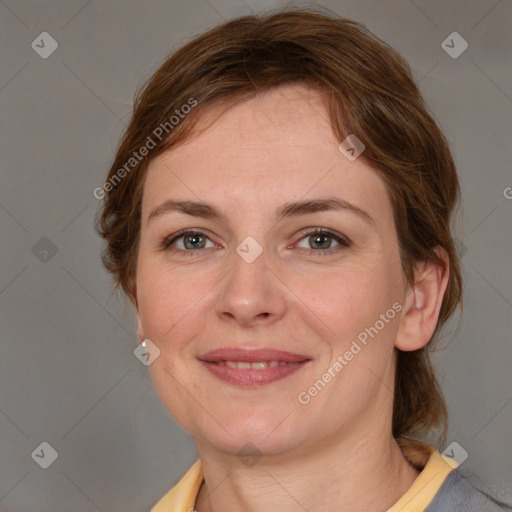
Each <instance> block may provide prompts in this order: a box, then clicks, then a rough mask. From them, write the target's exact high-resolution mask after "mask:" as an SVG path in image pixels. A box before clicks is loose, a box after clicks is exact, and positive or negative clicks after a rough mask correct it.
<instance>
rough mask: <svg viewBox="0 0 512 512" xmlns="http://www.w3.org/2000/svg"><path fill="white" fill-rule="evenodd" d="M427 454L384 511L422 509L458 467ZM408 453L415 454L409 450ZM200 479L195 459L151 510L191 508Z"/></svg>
mask: <svg viewBox="0 0 512 512" xmlns="http://www.w3.org/2000/svg"><path fill="white" fill-rule="evenodd" d="M428 447H429V450H430V456H429V458H428V460H427V461H426V464H425V467H424V468H423V470H422V471H421V473H420V474H419V476H418V478H417V479H416V480H415V481H414V483H413V484H412V485H411V487H410V488H409V490H408V491H407V492H406V493H405V494H404V495H403V496H402V497H401V498H400V499H399V500H398V501H397V502H396V503H395V504H394V505H393V506H392V507H391V508H390V509H388V511H387V512H424V510H425V509H426V508H427V506H428V505H429V503H430V502H431V501H432V499H433V498H434V496H435V495H436V493H437V491H438V490H439V488H440V487H441V485H442V484H443V482H444V480H445V479H446V477H447V476H448V474H449V473H450V472H451V471H452V470H453V469H454V468H455V467H457V463H456V462H454V461H453V460H452V459H450V458H448V457H445V456H444V455H441V454H440V453H439V452H438V451H437V449H436V448H435V446H432V445H428ZM408 456H412V458H414V455H413V454H412V453H408ZM202 483H203V472H202V469H201V461H200V460H197V461H196V462H195V463H194V464H193V465H192V466H191V467H190V468H189V470H188V471H187V472H186V473H185V475H184V476H183V477H182V478H181V480H180V481H179V482H178V483H177V484H176V485H175V486H174V487H173V488H172V489H171V490H170V491H169V492H168V493H167V494H165V496H163V497H162V498H161V499H160V501H158V503H157V504H156V505H155V506H154V507H153V508H152V509H151V512H188V511H190V510H193V509H194V506H195V503H196V498H197V495H198V493H199V488H200V487H201V484H202Z"/></svg>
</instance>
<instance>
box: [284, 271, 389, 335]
mask: <svg viewBox="0 0 512 512" xmlns="http://www.w3.org/2000/svg"><path fill="white" fill-rule="evenodd" d="M394 280H395V272H394V270H393V269H391V268H387V269H386V268H383V266H382V265H381V264H378V263H377V264H365V265H363V264H353V265H347V266H344V267H343V268H339V269H336V270H333V269H331V271H329V273H328V274H326V275H325V276H323V277H321V276H319V275H317V276H315V277H314V278H313V277H312V278H311V279H305V278H304V276H303V275H302V276H299V277H297V281H296V283H295V284H294V285H292V286H291V288H292V289H295V290H298V293H297V296H298V297H300V298H301V300H302V301H303V303H304V305H306V306H307V308H306V309H309V310H311V312H312V313H313V314H314V315H315V316H316V317H317V318H318V319H319V320H321V322H320V324H322V325H323V331H324V333H325V335H326V336H328V338H326V339H329V340H335V341H334V343H333V344H336V345H346V344H347V342H348V343H350V341H351V340H352V339H354V338H355V337H356V336H357V335H358V334H359V333H360V332H361V331H364V329H365V328H367V327H370V326H371V325H373V324H374V323H375V322H376V321H377V320H378V319H379V317H380V315H381V314H385V312H386V311H387V310H388V309H389V308H391V307H392V304H393V303H394V302H395V301H396V300H397V297H398V294H397V290H398V289H397V286H396V283H395V282H394Z"/></svg>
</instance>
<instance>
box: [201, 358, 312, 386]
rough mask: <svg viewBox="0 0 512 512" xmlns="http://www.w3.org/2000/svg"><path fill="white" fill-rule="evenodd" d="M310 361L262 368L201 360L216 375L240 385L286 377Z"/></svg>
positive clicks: (267, 381) (253, 384)
mask: <svg viewBox="0 0 512 512" xmlns="http://www.w3.org/2000/svg"><path fill="white" fill-rule="evenodd" d="M308 362H309V361H301V362H297V363H292V364H289V365H286V366H276V367H274V368H270V367H267V368H262V369H261V370H252V369H250V368H248V369H240V368H230V367H229V366H225V365H220V364H216V363H210V362H208V361H201V363H202V364H203V366H204V367H205V368H206V369H207V370H209V371H210V372H211V373H213V375H215V377H217V378H219V379H221V380H223V381H224V382H228V383H230V384H235V385H238V386H263V385H264V384H270V383H271V382H275V381H277V380H281V379H284V378H285V377H288V376H289V375H292V374H293V373H295V372H296V371H298V370H300V369H301V368H303V367H304V366H305V365H306V364H307V363H308Z"/></svg>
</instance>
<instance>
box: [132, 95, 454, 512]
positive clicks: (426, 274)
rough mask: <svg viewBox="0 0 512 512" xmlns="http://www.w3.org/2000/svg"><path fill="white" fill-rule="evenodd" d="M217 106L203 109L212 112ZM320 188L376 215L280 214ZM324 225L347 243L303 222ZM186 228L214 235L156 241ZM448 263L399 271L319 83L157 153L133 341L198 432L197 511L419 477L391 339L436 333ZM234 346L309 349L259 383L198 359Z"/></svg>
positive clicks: (365, 170) (271, 504) (414, 339)
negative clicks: (403, 420)
mask: <svg viewBox="0 0 512 512" xmlns="http://www.w3.org/2000/svg"><path fill="white" fill-rule="evenodd" d="M216 115H218V113H217V114H216V112H215V108H210V109H209V110H207V111H206V112H205V114H204V116H203V119H204V121H205V122H206V121H211V120H212V119H214V117H215V116H216ZM325 196H329V197H337V198H339V199H343V200H345V201H349V202H350V203H352V204H353V205H356V206H357V207H358V208H360V209H363V210H365V211H366V212H367V213H368V214H369V215H370V216H371V217H372V219H373V222H368V221H367V220H365V219H364V218H363V217H361V216H358V215H356V214H354V213H352V212H350V211H323V212H315V213H309V214H307V215H304V216H297V217H291V218H285V219H283V220H281V221H279V222H276V220H275V217H274V215H275V211H276V209H277V208H279V207H280V206H282V205H283V204H284V203H288V202H293V201H298V200H304V199H314V198H321V197H325ZM168 199H176V200H191V201H206V202H209V203H212V204H214V205H215V206H216V207H217V208H219V209H220V210H221V211H222V212H223V213H224V215H225V220H224V221H219V220H212V219H205V218H201V217H193V216H190V215H186V214H185V213H180V212H168V213H165V214H162V215H159V216H155V217H153V218H152V219H151V220H148V217H149V215H150V213H151V212H152V211H153V210H154V209H155V208H156V207H158V206H159V205H161V204H162V203H163V202H164V201H166V200H168ZM315 227H321V228H325V229H329V230H331V231H334V232H336V233H340V234H342V235H344V236H345V237H348V238H349V240H350V241H351V242H352V243H351V245H350V246H349V247H344V246H341V245H339V244H338V242H337V241H336V240H335V239H333V238H329V237H328V238H327V239H324V242H322V241H320V243H321V244H322V243H323V244H324V245H321V247H320V248H319V247H318V245H315V237H314V236H313V237H312V238H311V237H310V236H309V235H308V234H307V230H308V228H315ZM184 228H194V229H200V230H202V231H204V232H205V236H206V238H205V239H204V240H203V239H200V242H201V243H204V244H206V245H204V246H201V247H203V248H199V249H196V248H192V249H190V248H188V249H187V248H186V246H184V241H185V240H184V239H183V238H181V239H178V240H176V241H175V243H174V245H173V246H174V247H175V248H176V249H181V251H177V252H172V251H171V250H170V249H167V250H163V249H162V248H161V246H160V243H161V240H162V239H165V238H166V237H169V235H172V234H173V233H176V232H177V231H178V230H182V229H184ZM248 236H251V237H253V238H254V239H255V240H256V241H257V242H258V243H259V245H260V246H261V248H262V249H263V252H262V254H261V255H260V256H259V257H258V258H256V260H255V261H254V262H252V263H247V262H246V261H245V260H244V259H243V258H241V257H240V256H239V254H237V252H236V248H237V246H238V245H239V244H240V243H241V242H242V241H243V240H244V239H245V238H246V237H248ZM329 242H330V245H329ZM196 243H197V240H196ZM173 246H171V247H173ZM188 247H190V243H189V245H188ZM326 248H327V251H330V252H327V253H326V254H324V255H322V256H319V255H318V251H319V250H321V249H326ZM308 251H309V252H308ZM315 251H317V252H316V253H315ZM447 277H448V272H447V271H444V270H443V269H442V268H441V267H440V266H436V265H435V264H433V263H428V264H427V263H418V264H417V266H416V282H415V285H414V287H411V286H409V285H408V284H407V282H406V280H405V278H404V276H403V274H402V270H401V265H400V256H399V249H398V240H397V235H396V229H395V225H394V221H393V213H392V207H391V203H390V200H389V197H388V194H387V191H386V187H385V184H384V181H383V180H382V178H381V177H380V176H379V175H378V173H377V172H376V171H375V170H373V169H372V168H371V167H370V166H369V165H368V164H367V163H365V162H364V160H363V158H358V159H356V160H355V161H353V162H351V161H349V160H348V159H347V158H346V157H345V156H344V155H343V154H342V153H341V152H340V151H339V150H338V141H337V140H336V138H335V136H334V134H333V132H332V129H331V126H330V124H329V120H328V116H327V112H326V110H325V107H324V105H323V103H322V100H321V98H320V96H319V95H318V93H316V92H314V91H311V90H309V89H307V88H305V87H303V86H299V85H293V86H285V87H281V88H279V89H274V90H272V91H270V92H269V93H266V94H264V95H259V96H257V97H255V98H253V99H251V100H248V101H245V102H243V103H241V104H239V105H236V106H234V107H232V108H231V109H229V110H228V111H226V112H225V113H223V114H222V115H221V116H220V117H218V119H217V120H216V121H215V122H214V123H213V124H212V125H211V126H210V127H209V128H208V129H206V130H205V131H203V132H202V133H199V135H196V136H195V137H193V138H192V139H191V140H190V141H189V142H187V143H186V144H185V145H182V146H180V147H178V148H175V149H172V150H171V151H168V152H166V153H163V154H161V155H159V156H158V157H157V158H155V159H154V160H152V162H151V163H150V166H149V169H148V174H147V178H146V183H145V187H144V194H143V201H142V226H141V236H140V249H139V255H138V261H137V269H136V276H135V281H134V286H135V290H136V304H135V312H136V318H137V324H138V334H139V338H140V339H141V340H143V339H145V338H149V339H150V340H152V342H153V343H155V344H156V345H157V346H158V347H159V349H160V351H161V354H160V356H159V357H158V358H157V359H156V360H155V361H154V362H153V363H152V364H151V366H150V371H151V375H152V378H153V381H154V384H155V387H156V389H157V391H158V393H159V395H160V397H161V399H162V401H163V403H164V405H165V406H166V408H167V409H168V410H169V412H170V413H171V414H172V416H173V417H174V418H175V419H176V421H177V422H178V423H179V424H180V425H182V426H183V428H185V429H186V430H187V431H188V432H190V434H191V435H192V436H193V437H194V439H195V443H196V448H197V452H198V455H199V458H200V459H201V462H202V465H203V474H204V478H205V482H204V484H203V486H202V487H201V490H200V493H199V496H198V500H197V502H196V509H197V510H198V511H199V512H209V511H211V512H221V511H222V512H230V511H236V510H246V511H254V512H256V511H258V512H260V511H268V510H280V511H281V512H288V511H299V510H300V511H302V510H304V509H306V510H308V511H309V512H313V511H323V512H325V511H337V512H344V511H347V512H348V511H351V512H355V511H356V512H357V511H368V510H374V511H376V512H378V511H385V510H387V509H388V508H389V507H391V506H392V505H393V504H394V503H395V502H396V501H397V500H398V499H399V498H400V496H402V495H403V494H404V493H405V492H406V491H407V489H408V488H409V487H410V486H411V485H412V483H413V482H414V480H415V479H416V478H417V476H418V474H419V473H418V472H417V471H416V470H415V469H414V468H412V467H411V466H410V465H409V464H408V463H407V461H406V460H405V458H404V457H403V455H402V453H401V451H400V449H399V447H398V445H397V444H396V442H395V441H394V439H393V437H392V434H391V418H392V405H393V404H392V401H393V391H392V390H393V385H394V374H395V365H396V348H400V349H401V350H416V349H418V348H420V347H422V346H424V345H425V344H426V343H427V342H428V341H429V339H430V337H431V335H432V332H433V330H434V328H435V325H436V322H437V318H438V314H439V308H440V306H441V300H442V296H443V293H444V291H445V288H446V283H447ZM396 302H398V303H399V304H400V305H402V310H401V311H400V313H399V314H397V315H396V316H395V317H394V318H393V319H392V320H389V322H388V323H386V324H385V326H384V328H382V329H381V330H380V331H379V333H378V335H376V336H375V337H373V338H370V339H369V342H368V344H367V346H365V347H364V348H363V349H362V350H361V351H360V352H359V353H358V354H357V355H355V356H354V358H353V359H352V360H351V361H350V362H349V363H348V364H347V365H346V366H344V367H343V369H342V370H341V371H340V372H338V373H337V374H336V376H335V377H334V378H332V379H331V381H330V382H329V383H328V384H327V385H326V386H325V388H324V389H322V390H321V392H319V393H318V394H317V396H315V397H314V398H312V399H311V401H310V402H309V403H308V404H307V405H304V404H301V403H300V402H299V401H298V399H297V396H298V394H299V393H300V392H301V391H307V389H308V388H309V387H310V386H312V385H313V384H314V383H315V381H317V380H318V379H319V378H321V376H322V375H323V374H324V372H325V371H326V369H327V368H329V367H330V366H331V365H332V364H333V363H334V361H336V358H337V356H339V355H343V354H344V353H345V352H346V351H347V350H348V349H349V347H350V345H351V343H352V341H353V340H354V339H356V337H357V335H358V334H359V333H361V332H362V331H364V329H365V328H368V327H370V326H373V325H374V324H375V322H376V321H377V320H378V319H379V317H380V315H381V314H385V312H386V311H387V310H388V309H389V308H391V307H392V305H393V304H394V303H396ZM228 346H229V347H244V348H261V347H272V348H277V349H281V350H287V351H290V352H295V353H300V354H304V355H307V356H308V357H309V358H311V361H310V362H309V363H308V364H307V365H306V366H305V367H304V368H302V369H301V370H299V371H298V372H296V373H294V374H293V375H290V376H288V377H286V378H284V379H282V380H279V381H277V382H273V383H271V384H267V385H265V386H260V387H253V388H248V387H241V386H235V385H232V384H228V383H225V382H223V381H221V380H219V379H217V378H216V377H215V376H213V375H212V374H210V372H208V371H207V370H206V369H204V368H203V366H202V365H201V363H200V362H199V361H198V360H197V356H198V354H201V353H205V352H206V351H209V350H212V349H215V348H220V347H228ZM247 442H250V443H252V445H254V447H255V449H254V450H255V453H258V454H261V455H262V457H261V459H260V460H259V461H258V462H257V463H256V464H255V465H252V466H248V465H247V464H245V463H244V461H243V460H241V458H240V457H238V456H237V452H238V451H239V450H240V449H241V447H243V446H244V445H246V443H247Z"/></svg>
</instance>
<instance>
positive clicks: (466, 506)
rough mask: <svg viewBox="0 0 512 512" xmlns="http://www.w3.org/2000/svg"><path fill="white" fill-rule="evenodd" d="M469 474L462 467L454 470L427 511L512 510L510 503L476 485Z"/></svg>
mask: <svg viewBox="0 0 512 512" xmlns="http://www.w3.org/2000/svg"><path fill="white" fill-rule="evenodd" d="M469 476H470V475H469V474H466V473H464V472H463V471H461V470H460V468H457V469H455V470H454V471H452V472H451V473H450V474H449V475H448V476H447V477H446V479H445V481H444V482H443V484H442V485H441V487H440V488H439V490H438V492H437V493H436V495H435V496H434V498H433V499H432V501H431V502H430V504H429V506H428V507H427V508H426V509H425V512H445V511H447V510H450V511H452V512H458V511H460V512H502V511H512V508H511V506H510V505H507V504H505V503H502V502H501V501H500V500H499V499H498V498H497V497H494V496H491V495H489V494H487V493H485V492H484V491H482V490H480V489H478V488H477V487H475V486H474V485H473V484H472V483H471V482H470V480H469Z"/></svg>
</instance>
